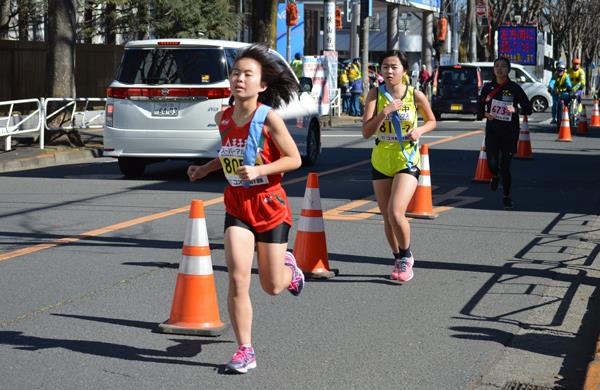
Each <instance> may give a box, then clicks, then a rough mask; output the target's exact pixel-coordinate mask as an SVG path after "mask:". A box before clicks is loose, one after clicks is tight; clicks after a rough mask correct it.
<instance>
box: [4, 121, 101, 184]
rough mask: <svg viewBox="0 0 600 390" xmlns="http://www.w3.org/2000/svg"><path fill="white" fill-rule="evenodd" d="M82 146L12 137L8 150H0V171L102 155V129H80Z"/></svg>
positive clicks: (64, 162)
mask: <svg viewBox="0 0 600 390" xmlns="http://www.w3.org/2000/svg"><path fill="white" fill-rule="evenodd" d="M79 134H80V135H81V138H82V140H83V142H84V144H85V146H84V147H81V148H74V147H69V146H53V145H46V147H45V148H44V149H40V147H39V144H32V143H31V142H30V139H31V138H29V139H28V138H14V137H13V139H12V148H11V150H10V151H4V150H1V151H0V173H2V172H14V171H21V170H27V169H36V168H43V167H49V166H54V165H61V164H68V163H73V162H84V161H86V160H90V159H93V158H96V157H102V129H89V130H81V131H80V132H79Z"/></svg>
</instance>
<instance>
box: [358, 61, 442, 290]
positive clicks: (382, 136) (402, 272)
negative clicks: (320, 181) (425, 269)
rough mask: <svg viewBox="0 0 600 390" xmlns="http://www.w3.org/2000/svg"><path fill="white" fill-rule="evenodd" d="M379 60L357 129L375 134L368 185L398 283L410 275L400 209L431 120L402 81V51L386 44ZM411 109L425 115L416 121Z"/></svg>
mask: <svg viewBox="0 0 600 390" xmlns="http://www.w3.org/2000/svg"><path fill="white" fill-rule="evenodd" d="M379 63H380V64H381V75H382V76H383V78H384V83H382V84H381V85H379V86H378V87H373V88H371V90H370V91H369V93H368V95H367V98H366V100H365V112H364V115H363V125H362V135H363V137H364V138H370V137H371V136H373V135H375V136H376V137H377V138H376V139H375V145H374V146H373V152H372V154H371V165H372V169H371V178H372V180H373V190H374V192H375V197H376V198H377V205H378V206H379V210H381V215H382V217H383V223H384V225H383V226H384V231H385V236H386V238H387V241H388V244H389V245H390V247H391V249H392V253H393V255H394V269H393V271H392V273H391V276H390V278H391V279H392V280H396V281H398V282H400V283H404V282H408V281H409V280H411V279H412V278H413V276H414V273H413V269H412V268H413V264H414V262H415V259H414V257H413V254H412V252H411V249H410V225H409V223H408V219H407V218H406V216H405V213H406V209H407V207H408V203H409V202H410V200H411V198H412V196H413V194H414V192H415V190H416V188H417V184H418V179H419V175H420V174H421V170H420V163H421V162H420V160H421V158H420V155H419V138H421V136H422V135H423V134H425V133H427V132H429V131H431V130H433V129H434V128H435V126H436V122H435V116H434V115H433V112H432V111H431V106H430V105H429V101H428V99H427V97H426V96H425V94H423V92H421V91H419V90H416V89H415V88H414V87H412V86H410V85H409V84H408V83H407V82H406V81H405V78H404V76H405V75H406V70H407V69H408V60H407V59H406V55H405V54H404V53H402V52H400V51H398V50H391V51H388V52H386V53H384V54H383V55H382V56H381V58H380V61H379ZM417 111H419V112H420V113H421V115H422V117H423V120H424V121H425V123H424V124H422V125H421V126H419V124H418V113H417Z"/></svg>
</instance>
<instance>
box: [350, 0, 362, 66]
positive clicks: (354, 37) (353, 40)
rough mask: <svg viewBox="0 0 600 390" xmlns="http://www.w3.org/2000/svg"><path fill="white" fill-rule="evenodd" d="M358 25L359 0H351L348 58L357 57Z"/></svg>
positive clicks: (358, 42)
mask: <svg viewBox="0 0 600 390" xmlns="http://www.w3.org/2000/svg"><path fill="white" fill-rule="evenodd" d="M359 26H360V1H359V0H352V22H351V24H350V58H351V59H352V58H358V48H359V47H360V46H359V44H360V40H359V38H358V28H359Z"/></svg>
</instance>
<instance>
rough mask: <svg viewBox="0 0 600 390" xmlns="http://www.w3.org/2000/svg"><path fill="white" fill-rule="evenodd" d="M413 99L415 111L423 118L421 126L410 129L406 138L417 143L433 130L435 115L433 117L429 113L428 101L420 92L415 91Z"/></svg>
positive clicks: (431, 112) (430, 112)
mask: <svg viewBox="0 0 600 390" xmlns="http://www.w3.org/2000/svg"><path fill="white" fill-rule="evenodd" d="M415 98H416V100H417V109H418V110H419V112H420V113H421V115H422V116H423V121H424V122H425V123H423V126H418V127H415V128H414V129H411V130H410V131H409V132H408V133H406V136H407V137H408V138H410V139H411V140H413V141H418V140H419V138H420V137H421V136H422V135H423V134H425V133H429V132H430V131H432V130H433V129H435V127H436V125H437V122H436V120H435V115H433V111H431V106H430V105H429V100H427V96H425V94H424V93H423V92H421V91H417V90H415Z"/></svg>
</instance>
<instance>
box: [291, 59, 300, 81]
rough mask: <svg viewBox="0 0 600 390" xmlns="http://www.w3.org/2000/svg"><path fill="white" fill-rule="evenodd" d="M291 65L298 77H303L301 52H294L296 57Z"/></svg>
mask: <svg viewBox="0 0 600 390" xmlns="http://www.w3.org/2000/svg"><path fill="white" fill-rule="evenodd" d="M290 66H291V67H292V70H293V71H294V73H296V77H298V79H300V77H302V55H301V54H300V53H296V54H294V59H293V60H292V62H290Z"/></svg>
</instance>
